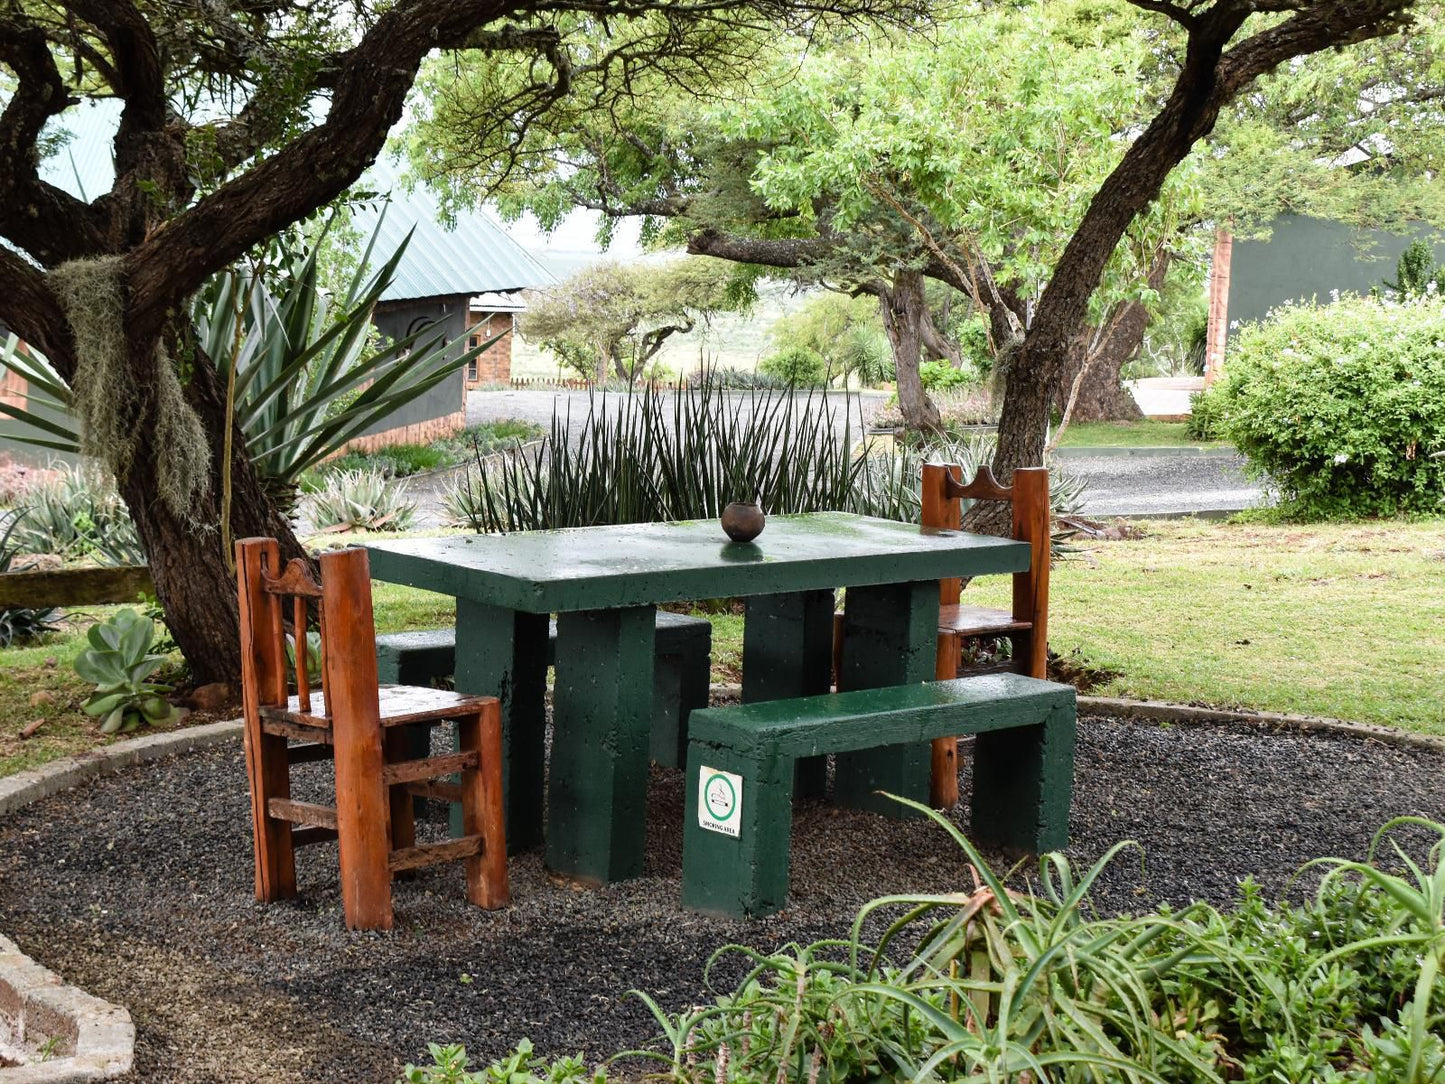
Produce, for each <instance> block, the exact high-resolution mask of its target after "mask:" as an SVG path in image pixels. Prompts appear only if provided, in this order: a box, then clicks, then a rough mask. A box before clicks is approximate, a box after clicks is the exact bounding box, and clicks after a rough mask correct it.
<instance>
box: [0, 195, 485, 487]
mask: <svg viewBox="0 0 1445 1084" xmlns="http://www.w3.org/2000/svg"><path fill="white" fill-rule="evenodd" d="M379 229H380V223H378V225H377V230H379ZM376 237H377V232H376V231H373V233H372V235H371V238H370V240H369V241H368V242H367V245H366V248H365V251H364V253H363V255H362V258H361V261H360V265H359V269H358V270H357V271H356V273H355V274H354V275H353V276H352V278H351V280H350V282H349V284H348V285H347V287H346V289H345V290H344V292H343V293H341V295H340V296H339V297H336V298H334V299H333V298H330V297H329V296H328V295H327V292H326V290H325V288H324V286H323V284H322V280H321V269H320V266H319V263H318V253H319V248H320V242H319V241H318V242H317V243H316V244H313V245H312V246H311V247H310V249H309V251H305V252H295V251H292V250H290V249H289V248H288V247H287V246H286V245H285V244H282V245H281V251H282V256H281V260H280V269H279V271H273V272H271V273H269V274H257V273H255V272H254V271H239V270H238V271H229V272H223V273H222V274H220V275H217V276H216V277H215V278H213V279H212V280H211V281H210V282H209V283H208V284H207V285H206V286H205V287H204V288H203V289H202V290H201V291H200V292H199V293H198V294H197V295H196V299H195V301H194V302H193V304H192V308H191V316H192V320H193V322H194V325H195V328H196V333H197V336H198V338H199V340H200V345H201V347H202V348H203V349H204V351H205V353H206V355H207V356H208V357H210V358H211V360H212V361H213V362H214V363H215V365H216V367H217V369H218V370H219V372H220V374H221V378H222V379H223V380H224V381H226V382H227V384H228V387H229V388H230V395H231V398H232V401H233V404H234V405H233V410H234V413H235V418H236V421H237V423H238V424H239V426H240V429H241V432H242V434H243V435H244V437H245V441H246V450H247V453H248V454H249V455H250V456H251V459H252V461H253V462H254V463H255V464H256V467H257V470H258V471H259V472H260V474H261V476H262V478H263V479H264V480H265V482H266V484H267V486H268V489H269V490H270V491H271V494H272V496H273V498H274V499H276V500H277V501H278V502H279V503H280V504H281V505H282V506H283V507H287V508H289V507H290V506H291V504H292V503H293V502H294V500H295V494H296V487H297V484H298V482H299V479H300V476H301V474H302V472H303V471H305V470H307V469H308V468H309V467H311V466H313V465H315V464H316V463H319V462H320V461H321V460H323V459H325V458H326V457H327V456H329V455H331V454H333V453H334V452H335V451H336V450H337V449H339V448H341V447H342V446H343V445H344V444H346V442H347V441H349V440H351V439H352V438H354V437H356V436H359V435H360V434H361V433H364V432H365V431H366V430H367V429H369V428H371V427H372V426H374V425H376V424H377V423H378V422H380V421H382V420H383V419H385V418H386V417H387V416H388V415H390V414H392V413H393V412H394V411H396V410H397V409H398V408H400V407H402V406H404V405H405V404H407V403H409V402H411V401H412V400H413V399H416V398H417V397H418V396H421V395H424V394H425V393H426V392H427V391H429V390H431V389H432V388H433V387H435V386H436V385H437V384H439V383H441V382H442V381H443V380H445V379H446V378H447V377H448V376H450V375H451V374H453V373H455V372H456V371H457V370H458V369H460V368H461V367H462V366H464V365H466V363H467V362H468V361H470V360H471V359H473V358H475V357H476V356H477V355H478V354H480V353H482V352H483V351H484V350H486V349H487V348H488V347H489V346H491V345H492V344H493V343H494V342H496V341H497V339H498V338H500V336H493V337H492V338H489V339H487V340H485V341H484V342H482V343H481V344H480V345H478V346H476V347H474V348H472V349H470V350H466V351H461V350H459V349H458V348H459V346H460V344H461V342H462V338H464V337H465V336H463V337H462V338H458V339H455V340H448V339H447V336H446V335H445V333H444V332H441V331H437V330H436V329H434V328H423V329H421V330H420V331H417V332H416V333H415V334H412V335H408V336H407V337H405V338H403V339H400V340H398V341H395V342H391V343H387V344H385V345H381V346H378V345H376V344H375V343H373V342H372V324H371V316H372V312H373V310H374V309H375V307H376V304H377V302H378V301H379V300H380V299H381V296H382V295H383V294H384V293H385V292H386V289H387V287H389V286H390V285H391V281H392V278H393V276H394V275H395V273H396V268H397V265H398V263H399V262H400V261H401V258H402V255H403V254H404V253H405V251H406V247H407V243H408V242H409V241H410V234H408V235H407V239H406V241H403V242H402V244H400V245H399V246H397V249H396V251H395V252H393V253H392V254H391V256H390V257H388V258H387V259H386V260H385V261H383V262H382V263H381V265H380V266H379V267H378V268H377V269H376V270H375V271H371V272H369V271H368V270H367V269H368V267H369V266H370V262H371V259H372V254H373V250H374V246H375V243H376ZM453 351H457V353H456V356H455V357H453V356H451V355H452V353H453ZM0 366H3V367H4V368H7V369H11V370H13V371H14V372H15V373H17V374H18V375H19V376H21V377H23V378H24V379H25V380H26V381H27V383H28V384H29V387H30V392H29V401H28V402H27V403H26V404H24V405H21V406H13V405H9V404H5V403H0V412H3V413H5V414H8V415H10V416H11V417H13V418H15V419H17V420H19V421H22V422H24V423H27V424H28V425H30V426H32V427H34V428H35V429H36V430H38V433H27V432H18V433H15V434H14V436H15V438H16V439H18V440H22V441H25V442H27V443H29V444H32V445H37V446H40V447H45V448H50V449H55V450H60V451H67V452H75V451H78V449H79V437H78V433H77V431H76V427H75V422H74V419H73V417H72V416H71V415H70V414H69V409H70V406H71V402H72V400H71V393H70V389H69V388H68V387H67V386H66V385H65V383H64V382H63V381H61V380H60V379H59V377H57V376H56V375H55V373H54V371H53V370H51V368H50V366H49V364H48V363H47V362H46V361H45V359H44V358H43V357H41V356H40V355H38V354H35V353H33V352H32V353H31V354H30V355H28V356H27V355H25V354H23V353H20V352H18V351H17V350H16V348H15V344H14V341H13V336H12V337H11V341H10V342H9V344H8V345H7V348H6V350H4V351H3V352H0Z"/></svg>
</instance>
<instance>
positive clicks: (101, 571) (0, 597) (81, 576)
mask: <svg viewBox="0 0 1445 1084" xmlns="http://www.w3.org/2000/svg"><path fill="white" fill-rule="evenodd" d="M155 589H156V588H155V583H154V581H152V580H151V570H150V568H149V567H148V566H146V565H116V566H114V567H112V568H62V569H56V570H54V571H50V572H6V573H4V574H0V607H8V606H18V607H25V608H27V609H43V608H45V607H48V606H100V605H104V604H106V603H114V602H134V601H136V598H137V596H139V595H152V594H155Z"/></svg>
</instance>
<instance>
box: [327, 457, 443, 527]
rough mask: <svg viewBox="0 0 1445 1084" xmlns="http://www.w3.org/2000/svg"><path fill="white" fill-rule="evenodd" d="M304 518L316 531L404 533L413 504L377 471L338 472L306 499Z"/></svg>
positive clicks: (409, 524) (412, 513)
mask: <svg viewBox="0 0 1445 1084" xmlns="http://www.w3.org/2000/svg"><path fill="white" fill-rule="evenodd" d="M306 516H307V519H309V520H310V522H311V524H312V526H313V527H315V528H316V530H318V531H405V530H407V529H408V528H409V527H410V526H411V525H412V522H413V520H415V518H416V504H415V502H413V501H411V500H410V499H409V498H408V497H407V495H406V489H405V487H403V486H401V485H398V484H397V483H395V482H393V481H392V480H391V479H390V478H388V477H387V476H386V475H385V474H383V473H381V472H380V471H377V470H355V471H341V472H340V473H338V474H333V475H330V476H329V477H328V478H327V479H326V482H325V484H324V485H323V486H322V487H321V488H320V489H318V490H317V491H316V492H315V493H312V494H311V495H310V496H308V497H307V498H306Z"/></svg>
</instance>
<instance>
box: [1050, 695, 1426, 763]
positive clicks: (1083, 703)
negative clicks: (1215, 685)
mask: <svg viewBox="0 0 1445 1084" xmlns="http://www.w3.org/2000/svg"><path fill="white" fill-rule="evenodd" d="M1079 710H1080V712H1083V711H1089V712H1093V713H1096V714H1099V715H1112V716H1114V717H1116V718H1126V719H1143V720H1147V721H1150V722H1159V723H1184V724H1190V723H1193V724H1196V725H1197V724H1211V723H1213V724H1218V723H1236V724H1241V725H1244V726H1251V727H1255V728H1257V729H1260V730H1295V731H1298V732H1299V733H1301V734H1334V735H1336V736H1338V737H1345V738H1354V739H1356V740H1358V741H1377V742H1381V743H1382V744H1385V745H1395V746H1405V747H1409V748H1414V749H1428V750H1430V751H1431V752H1435V753H1445V738H1440V737H1435V736H1433V735H1430V734H1412V733H1411V732H1410V731H1408V730H1396V729H1394V728H1392V727H1388V726H1377V725H1375V724H1373V723H1351V722H1346V721H1345V720H1344V719H1329V718H1325V717H1323V716H1318V715H1290V714H1286V713H1284V712H1278V711H1228V710H1225V709H1223V708H1200V707H1195V706H1193V705H1192V704H1171V703H1169V702H1167V701H1164V700H1126V699H1124V698H1122V697H1112V696H1080V697H1079Z"/></svg>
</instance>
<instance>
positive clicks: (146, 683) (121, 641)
mask: <svg viewBox="0 0 1445 1084" xmlns="http://www.w3.org/2000/svg"><path fill="white" fill-rule="evenodd" d="M85 638H86V639H87V640H88V641H89V642H90V646H89V647H87V648H86V649H85V650H84V651H82V652H81V653H80V654H79V655H77V656H76V658H75V672H76V673H77V674H79V675H80V676H81V677H82V678H84V679H85V680H86V681H91V682H94V683H95V685H96V690H95V692H93V693H91V695H90V698H89V699H88V700H86V702H85V703H84V704H83V705H82V706H83V707H84V708H85V713H86V714H87V715H92V716H95V717H96V718H98V719H100V720H101V724H100V732H101V733H102V734H115V733H117V732H122V731H130V730H136V729H138V728H140V727H141V726H142V725H144V724H147V723H149V724H150V725H152V726H163V725H165V724H166V723H169V722H172V721H174V719H175V717H176V709H175V708H174V707H172V706H171V705H170V704H169V703H168V702H167V701H166V699H165V697H164V696H163V695H162V694H163V693H168V692H170V691H171V686H169V685H162V684H159V683H158V682H154V681H151V680H150V676H151V675H152V674H154V673H155V672H156V670H157V669H159V668H160V666H161V664H162V663H164V662H165V661H166V658H165V656H164V655H154V654H151V653H150V647H151V642H152V641H153V640H154V639H155V624H154V622H152V621H151V620H150V619H149V618H145V617H142V616H141V615H140V614H138V613H136V612H135V611H134V610H130V609H125V610H121V611H120V612H118V613H117V614H116V615H115V616H114V617H112V618H111V619H110V620H109V621H106V622H103V623H101V624H99V625H92V626H91V627H90V629H89V631H87V632H86V634H85Z"/></svg>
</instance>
